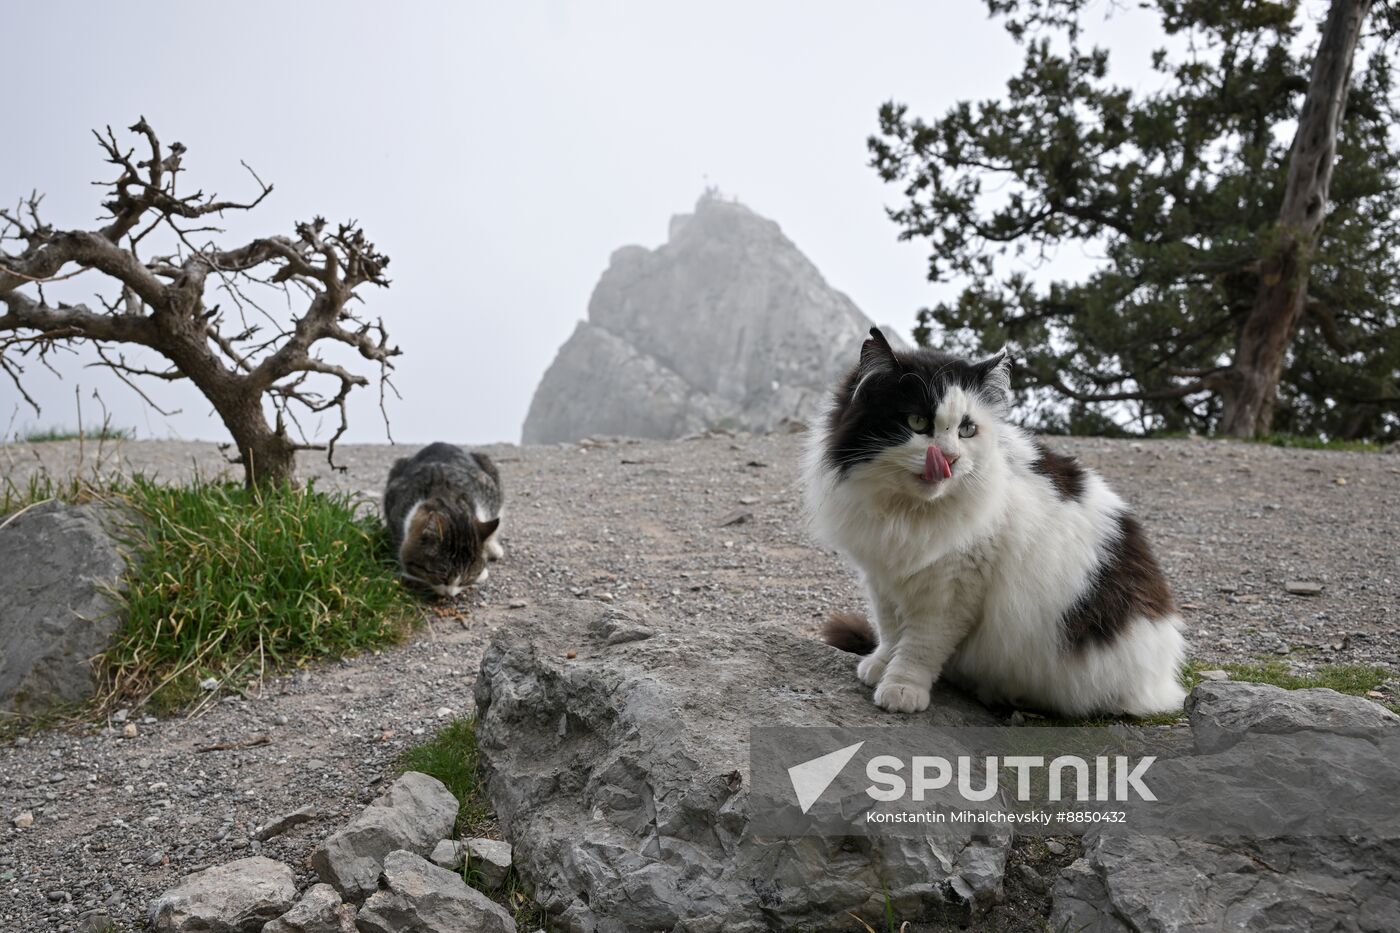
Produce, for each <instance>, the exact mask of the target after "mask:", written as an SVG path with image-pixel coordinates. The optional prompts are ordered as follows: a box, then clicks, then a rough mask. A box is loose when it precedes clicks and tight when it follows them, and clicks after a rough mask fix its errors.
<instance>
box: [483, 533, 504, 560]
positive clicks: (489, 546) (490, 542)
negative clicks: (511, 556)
mask: <svg viewBox="0 0 1400 933" xmlns="http://www.w3.org/2000/svg"><path fill="white" fill-rule="evenodd" d="M505 556H506V549H505V548H503V547H501V542H499V541H497V540H496V539H495V538H487V539H486V559H487V560H500V559H501V558H502V557H505Z"/></svg>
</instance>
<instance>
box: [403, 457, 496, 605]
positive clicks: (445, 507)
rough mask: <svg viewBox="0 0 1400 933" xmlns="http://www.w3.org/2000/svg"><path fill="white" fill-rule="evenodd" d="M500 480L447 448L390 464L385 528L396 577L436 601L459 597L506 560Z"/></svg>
mask: <svg viewBox="0 0 1400 933" xmlns="http://www.w3.org/2000/svg"><path fill="white" fill-rule="evenodd" d="M501 498H502V496H501V477H500V474H499V473H498V472H497V471H496V465H495V464H494V463H492V462H491V458H490V457H488V456H486V454H483V453H476V452H473V453H467V452H465V451H463V450H462V449H460V448H458V447H454V446H453V445H451V444H444V443H441V442H439V443H436V444H429V445H428V446H427V447H424V448H423V449H422V450H420V451H418V453H416V454H414V455H413V456H412V457H403V458H400V459H399V460H396V461H395V462H394V465H393V467H392V468H390V470H389V482H388V485H387V486H385V489H384V523H385V524H386V525H387V526H388V528H389V537H390V540H391V541H392V542H393V545H394V553H396V554H397V555H398V558H399V572H400V573H401V574H402V575H403V577H404V579H406V580H408V581H410V582H413V583H417V584H420V585H422V586H426V587H429V588H430V589H432V591H433V592H435V593H437V594H438V595H439V596H456V595H457V594H458V593H460V592H461V591H462V589H463V588H464V587H466V586H467V585H469V584H472V583H481V582H482V581H484V580H485V579H486V577H487V569H486V562H487V561H488V560H497V559H499V558H500V557H502V556H504V553H505V552H504V551H503V550H502V549H501V544H500V542H499V541H497V540H496V532H497V531H498V530H499V529H500V525H501Z"/></svg>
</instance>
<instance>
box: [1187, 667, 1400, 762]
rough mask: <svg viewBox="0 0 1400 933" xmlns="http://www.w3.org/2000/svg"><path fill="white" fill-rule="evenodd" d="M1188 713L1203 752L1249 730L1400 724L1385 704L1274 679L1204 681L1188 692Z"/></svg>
mask: <svg viewBox="0 0 1400 933" xmlns="http://www.w3.org/2000/svg"><path fill="white" fill-rule="evenodd" d="M1186 712H1187V713H1188V714H1189V715H1190V717H1191V734H1192V736H1193V738H1194V739H1195V742H1196V748H1197V749H1198V750H1199V751H1200V752H1202V753H1203V754H1208V753H1210V752H1216V751H1220V750H1222V749H1225V748H1228V747H1230V746H1231V745H1233V744H1235V742H1236V741H1238V740H1239V737H1240V736H1243V735H1246V734H1254V735H1261V734H1263V735H1287V734H1290V733H1295V732H1304V731H1308V730H1314V731H1325V732H1341V733H1345V732H1355V731H1358V730H1360V731H1369V730H1372V729H1377V728H1381V727H1385V726H1395V725H1400V716H1397V715H1395V714H1394V713H1392V712H1391V711H1390V710H1388V709H1386V708H1385V707H1384V706H1381V705H1379V704H1377V703H1372V702H1371V701H1370V700H1367V699H1365V698H1364V697H1355V696H1348V695H1346V694H1344V693H1338V692H1337V691H1335V690H1328V689H1326V688H1324V687H1317V688H1313V689H1309V690H1284V689H1282V688H1281V687H1275V686H1272V685H1270V684H1249V683H1203V684H1201V685H1200V686H1198V687H1196V689H1195V690H1193V691H1192V692H1191V695H1190V696H1189V697H1187V699H1186Z"/></svg>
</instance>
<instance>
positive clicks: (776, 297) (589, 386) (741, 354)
mask: <svg viewBox="0 0 1400 933" xmlns="http://www.w3.org/2000/svg"><path fill="white" fill-rule="evenodd" d="M869 329H870V320H869V319H868V318H867V317H866V316H865V315H864V314H862V313H861V312H860V309H859V308H857V307H856V306H855V304H853V303H852V302H851V299H849V298H847V297H846V296H845V295H843V294H842V293H841V292H839V291H837V290H836V289H834V288H832V287H831V286H830V285H828V284H827V283H826V280H825V279H823V278H822V276H821V273H820V272H818V271H817V268H816V266H814V265H812V263H811V261H810V260H808V259H807V257H806V256H804V255H802V253H801V252H800V251H799V250H798V249H797V247H796V246H794V245H793V243H792V241H791V240H789V239H788V238H787V237H785V236H783V232H782V231H781V230H780V229H778V225H777V224H776V223H774V222H773V221H771V220H767V219H765V218H763V217H760V216H759V215H757V214H755V213H754V212H753V211H751V210H749V209H748V208H747V207H744V206H743V205H742V204H738V203H735V202H733V201H725V200H722V199H720V198H718V197H714V196H710V195H706V196H705V197H702V198H701V199H700V202H699V203H698V204H697V205H696V207H695V213H693V214H682V215H679V216H676V217H673V218H672V219H671V229H670V238H669V240H668V242H667V243H666V244H665V245H664V246H661V247H659V248H658V249H655V250H648V249H645V248H643V247H640V246H624V247H622V248H621V249H619V250H617V251H616V252H615V253H613V255H612V261H611V264H610V265H609V266H608V269H607V271H606V272H604V273H603V277H602V279H601V280H600V281H599V282H598V285H597V287H596V288H595V289H594V290H593V297H592V299H591V300H590V301H589V303H588V320H586V321H582V322H580V323H579V325H578V327H577V328H575V330H574V333H573V335H572V336H571V337H569V339H568V340H567V341H565V343H564V345H563V346H562V347H560V348H559V354H558V356H556V357H555V359H554V362H553V363H552V364H551V365H550V367H549V369H548V370H547V371H546V372H545V374H544V378H543V379H541V380H540V384H539V387H538V388H536V390H535V397H534V399H533V400H532V401H531V403H530V412H529V414H528V415H527V416H526V418H525V429H524V441H525V443H527V444H537V443H552V442H556V441H571V440H577V439H579V438H582V437H586V436H589V435H625V436H631V437H653V438H674V437H681V436H683V435H685V434H690V433H693V432H695V431H698V430H701V429H704V428H706V427H716V426H718V427H728V428H734V429H742V430H750V431H769V430H773V429H774V428H776V427H778V426H779V425H780V424H782V423H783V421H784V420H785V419H794V420H798V421H810V420H811V419H812V418H813V417H815V415H816V414H817V413H818V412H819V411H821V409H822V407H823V406H824V405H825V403H826V399H827V397H828V395H829V393H830V392H831V388H832V385H833V383H834V382H835V380H836V379H837V377H838V376H839V375H840V374H841V373H842V372H844V371H845V370H846V369H847V368H848V367H849V366H851V365H852V363H854V361H855V358H856V355H857V353H858V352H859V348H860V344H861V341H862V340H863V339H864V337H865V334H866V332H867V331H868V330H869Z"/></svg>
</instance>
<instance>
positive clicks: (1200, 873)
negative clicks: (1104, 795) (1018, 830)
mask: <svg viewBox="0 0 1400 933" xmlns="http://www.w3.org/2000/svg"><path fill="white" fill-rule="evenodd" d="M1186 708H1187V711H1188V713H1189V714H1190V718H1191V724H1192V729H1193V731H1194V733H1195V744H1196V748H1197V750H1198V752H1199V754H1197V755H1186V756H1182V757H1178V758H1173V759H1171V760H1168V761H1159V762H1157V763H1156V764H1155V765H1153V769H1152V778H1153V783H1154V784H1155V785H1156V786H1158V787H1160V788H1162V789H1163V794H1162V800H1160V801H1157V802H1142V803H1141V804H1140V805H1138V807H1137V808H1136V812H1133V811H1132V810H1131V809H1130V812H1129V819H1128V822H1127V823H1126V824H1125V825H1124V826H1123V827H1122V828H1116V827H1112V828H1101V829H1095V830H1093V831H1091V832H1089V833H1087V834H1086V835H1085V838H1084V850H1085V851H1084V857H1083V858H1081V859H1079V860H1078V861H1076V862H1075V863H1074V864H1073V865H1071V866H1070V867H1069V868H1068V869H1066V870H1065V871H1064V872H1062V873H1061V875H1060V877H1059V878H1058V879H1057V881H1056V884H1055V891H1054V909H1053V912H1052V916H1051V920H1050V928H1051V929H1055V930H1059V929H1069V930H1085V931H1089V933H1123V931H1134V933H1137V931H1159V930H1160V931H1174V933H1206V931H1216V930H1223V929H1229V930H1238V931H1269V933H1292V931H1298V933H1303V931H1310V930H1338V931H1373V930H1392V929H1400V816H1397V811H1396V809H1395V804H1394V801H1395V799H1396V797H1397V796H1400V778H1398V777H1397V775H1396V772H1395V769H1394V761H1395V759H1396V756H1397V754H1400V731H1397V730H1395V728H1394V726H1395V724H1396V722H1397V717H1395V716H1394V715H1393V714H1391V713H1390V712H1389V710H1386V709H1384V708H1382V707H1380V706H1377V705H1376V704H1374V703H1370V702H1368V701H1366V700H1363V699H1360V698H1357V697H1348V696H1343V695H1341V694H1338V693H1336V692H1334V691H1331V690H1295V691H1286V690H1281V689H1279V688H1276V687H1271V686H1265V685H1259V684H1247V683H1234V682H1231V683H1206V684H1201V685H1200V686H1198V687H1197V688H1196V689H1195V690H1194V691H1193V692H1192V694H1191V696H1190V697H1189V698H1188V699H1187V702H1186Z"/></svg>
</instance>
